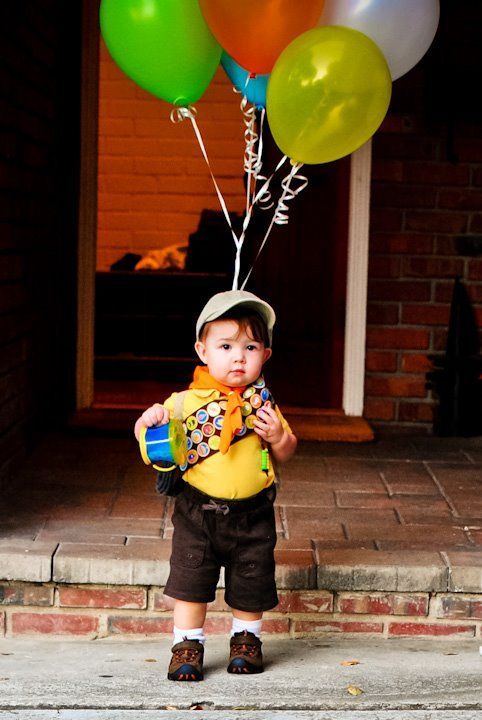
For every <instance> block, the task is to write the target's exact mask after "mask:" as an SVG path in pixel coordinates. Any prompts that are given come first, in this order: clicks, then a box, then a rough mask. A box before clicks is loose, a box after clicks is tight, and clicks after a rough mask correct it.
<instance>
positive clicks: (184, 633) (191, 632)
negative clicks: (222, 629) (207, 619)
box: [172, 625, 206, 645]
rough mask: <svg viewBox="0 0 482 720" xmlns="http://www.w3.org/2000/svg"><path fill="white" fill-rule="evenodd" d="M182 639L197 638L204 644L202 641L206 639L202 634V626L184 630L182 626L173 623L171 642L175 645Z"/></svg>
mask: <svg viewBox="0 0 482 720" xmlns="http://www.w3.org/2000/svg"><path fill="white" fill-rule="evenodd" d="M183 640H199V642H200V643H202V644H203V645H204V642H205V640H206V638H205V636H204V629H203V628H202V627H200V628H189V629H188V630H185V629H183V628H177V627H176V626H175V625H174V641H173V643H172V644H173V645H176V644H177V643H180V642H182V641H183Z"/></svg>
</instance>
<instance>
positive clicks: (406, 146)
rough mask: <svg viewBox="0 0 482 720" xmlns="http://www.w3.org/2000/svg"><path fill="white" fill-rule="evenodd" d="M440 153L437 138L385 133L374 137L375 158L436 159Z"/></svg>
mask: <svg viewBox="0 0 482 720" xmlns="http://www.w3.org/2000/svg"><path fill="white" fill-rule="evenodd" d="M438 154H439V143H438V140H437V139H435V138H431V137H419V136H416V135H400V134H395V135H391V134H384V133H377V134H376V135H375V137H374V142H373V156H374V159H376V158H378V157H382V158H384V159H403V158H406V159H409V160H435V159H436V158H437V156H438Z"/></svg>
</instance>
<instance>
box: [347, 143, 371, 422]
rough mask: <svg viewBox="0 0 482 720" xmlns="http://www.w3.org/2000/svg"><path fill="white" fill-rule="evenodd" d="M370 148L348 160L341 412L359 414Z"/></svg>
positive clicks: (364, 332)
mask: <svg viewBox="0 0 482 720" xmlns="http://www.w3.org/2000/svg"><path fill="white" fill-rule="evenodd" d="M371 160H372V145H371V140H369V141H368V142H367V143H366V144H365V145H363V146H362V147H361V148H360V149H359V150H357V151H356V152H355V153H353V155H352V156H351V176H350V201H349V225H348V268H347V283H346V316H345V361H344V370H343V410H344V411H345V413H346V414H347V415H356V416H361V415H362V414H363V401H364V385H365V340H366V310H367V283H368V243H369V226H370V183H371Z"/></svg>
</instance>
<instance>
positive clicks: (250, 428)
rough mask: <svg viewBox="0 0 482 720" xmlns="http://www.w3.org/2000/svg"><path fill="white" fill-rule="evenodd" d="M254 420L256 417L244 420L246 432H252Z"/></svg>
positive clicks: (251, 416)
mask: <svg viewBox="0 0 482 720" xmlns="http://www.w3.org/2000/svg"><path fill="white" fill-rule="evenodd" d="M255 420H256V415H250V416H249V417H247V418H246V420H245V421H244V422H245V423H246V427H247V428H248V430H252V429H253V428H254V421H255Z"/></svg>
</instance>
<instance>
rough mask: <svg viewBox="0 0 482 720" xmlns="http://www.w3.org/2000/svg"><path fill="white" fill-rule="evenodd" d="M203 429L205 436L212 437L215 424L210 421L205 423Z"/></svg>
mask: <svg viewBox="0 0 482 720" xmlns="http://www.w3.org/2000/svg"><path fill="white" fill-rule="evenodd" d="M201 430H202V433H203V435H204V437H211V435H214V425H213V424H212V423H210V422H207V423H204V425H203V426H202V428H201Z"/></svg>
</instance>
